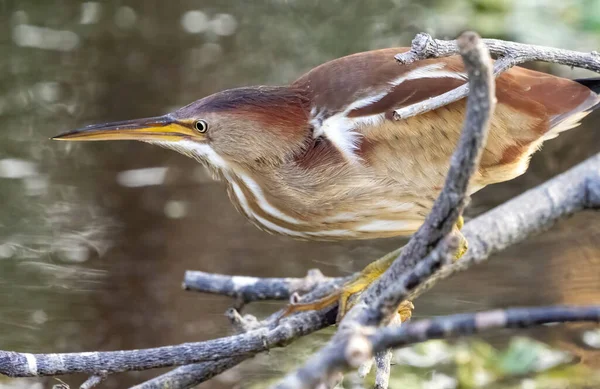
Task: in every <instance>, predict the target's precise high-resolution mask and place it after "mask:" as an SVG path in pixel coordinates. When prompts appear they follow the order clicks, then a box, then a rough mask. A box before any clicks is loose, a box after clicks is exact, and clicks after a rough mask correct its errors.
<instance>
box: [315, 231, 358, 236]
mask: <svg viewBox="0 0 600 389" xmlns="http://www.w3.org/2000/svg"><path fill="white" fill-rule="evenodd" d="M306 235H308V236H323V237H328V236H331V237H333V236H354V235H356V234H355V233H354V232H352V231H349V230H324V231H316V232H307V233H306Z"/></svg>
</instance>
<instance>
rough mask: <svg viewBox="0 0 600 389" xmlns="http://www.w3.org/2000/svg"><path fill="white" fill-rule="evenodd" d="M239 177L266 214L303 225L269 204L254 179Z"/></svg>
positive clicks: (244, 176)
mask: <svg viewBox="0 0 600 389" xmlns="http://www.w3.org/2000/svg"><path fill="white" fill-rule="evenodd" d="M239 177H240V179H241V180H242V181H244V184H246V186H247V187H248V189H249V190H250V191H251V192H252V194H253V195H254V197H255V199H256V202H257V203H258V205H259V207H260V208H261V209H262V210H263V211H265V212H266V213H268V214H269V215H271V216H273V217H276V218H278V219H281V220H283V221H286V222H288V223H292V224H302V221H300V220H298V219H296V218H293V217H291V216H289V215H286V214H285V213H283V212H281V211H280V210H279V209H277V208H275V207H274V206H273V205H271V203H269V201H268V200H267V199H266V198H265V195H264V193H263V191H262V189H261V188H260V186H259V185H258V184H257V183H256V181H254V180H253V179H252V178H250V177H248V176H246V175H240V176H239Z"/></svg>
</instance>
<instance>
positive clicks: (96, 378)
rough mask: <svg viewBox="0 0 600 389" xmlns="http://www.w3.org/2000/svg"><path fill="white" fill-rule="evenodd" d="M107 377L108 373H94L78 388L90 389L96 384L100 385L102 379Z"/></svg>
mask: <svg viewBox="0 0 600 389" xmlns="http://www.w3.org/2000/svg"><path fill="white" fill-rule="evenodd" d="M107 377H108V374H106V373H104V374H102V373H101V374H96V375H93V376H91V377H90V378H88V379H87V380H85V382H84V383H83V384H81V386H80V387H79V389H92V388H95V387H96V386H98V385H100V384H101V383H102V381H104V380H105V379H106V378H107Z"/></svg>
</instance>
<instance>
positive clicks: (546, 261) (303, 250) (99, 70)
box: [0, 0, 600, 387]
mask: <svg viewBox="0 0 600 389" xmlns="http://www.w3.org/2000/svg"><path fill="white" fill-rule="evenodd" d="M493 3H494V2H489V5H485V4H487V2H470V1H466V0H463V1H455V2H445V1H442V0H437V1H436V0H427V1H409V0H402V1H398V0H375V1H369V2H361V1H341V0H332V1H327V2H320V1H318V0H307V1H302V2H295V1H270V0H262V1H253V2H241V1H240V2H234V1H217V0H213V1H195V2H163V1H158V0H154V1H143V0H130V1H128V2H127V3H126V4H125V3H123V2H120V1H119V2H118V1H107V2H95V1H87V2H77V1H70V2H40V1H32V0H29V1H26V0H24V1H20V2H19V3H18V5H16V4H9V2H0V22H1V23H2V25H3V26H6V27H7V28H5V29H4V30H3V33H2V34H3V35H1V36H0V38H1V39H0V53H2V56H1V57H0V122H1V123H2V126H1V127H0V139H1V140H2V141H1V142H0V199H1V203H2V208H0V294H1V295H2V296H3V299H2V300H1V301H0V346H1V347H2V348H3V349H15V350H19V351H28V352H49V351H82V350H93V349H101V350H114V349H123V348H141V347H151V346H158V345H165V344H169V343H177V342H185V341H192V340H203V339H209V338H213V337H216V336H221V335H224V334H226V333H228V332H229V330H228V327H227V325H226V321H225V319H224V317H223V312H224V310H225V309H226V308H227V307H228V306H229V304H230V301H229V300H228V299H225V298H219V297H214V296H204V295H193V294H190V293H189V292H183V291H182V290H181V289H180V283H181V280H182V275H183V272H184V270H186V269H199V270H204V271H213V272H221V273H236V274H247V275H260V276H283V275H289V276H301V275H304V274H305V272H306V270H307V269H309V268H312V267H319V268H320V269H322V270H323V272H324V273H326V274H329V275H334V274H348V273H350V272H352V271H355V270H357V269H360V268H361V267H362V266H364V265H365V264H366V263H367V262H368V261H369V260H371V259H374V258H377V257H378V256H380V255H382V254H384V253H385V252H387V251H388V250H390V249H392V248H395V247H397V246H398V244H400V243H401V242H400V241H396V240H393V239H392V240H386V241H378V242H348V243H344V244H333V243H305V242H296V241H293V240H290V239H288V238H283V237H276V236H270V235H267V234H265V233H263V232H260V231H258V230H257V229H255V228H254V227H252V226H250V225H249V223H247V222H246V221H245V220H244V219H243V218H242V217H241V216H240V215H238V214H237V213H236V212H235V211H234V210H233V207H232V206H231V205H230V204H229V201H228V200H227V198H226V196H225V194H224V187H223V185H222V184H220V183H215V182H212V181H211V180H210V179H209V178H208V176H207V174H206V173H205V171H204V170H203V169H202V168H201V167H199V166H198V165H197V164H196V163H195V162H194V161H192V160H188V159H186V158H184V157H182V156H180V155H177V154H175V153H172V152H169V151H165V150H162V149H158V148H156V147H152V146H149V145H145V144H136V143H131V142H122V143H98V144H95V143H86V144H68V143H58V142H50V141H49V140H48V138H49V137H50V136H52V135H55V134H57V133H59V132H62V131H65V130H68V129H72V128H77V127H80V126H82V125H85V124H89V123H92V122H102V121H111V120H121V119H128V118H134V117H143V116H152V115H158V114H161V113H164V112H166V111H169V110H171V109H172V108H174V107H177V106H180V105H183V104H186V103H188V102H190V101H192V100H195V99H197V98H199V97H202V96H204V95H206V94H209V93H212V92H214V91H217V90H220V89H224V88H228V87H233V86H240V85H245V84H253V83H270V84H277V83H284V82H287V81H290V80H292V79H294V78H295V77H296V76H298V75H299V74H300V73H301V72H303V71H305V70H307V69H309V68H311V67H313V66H315V65H317V64H319V63H321V62H323V61H325V60H327V59H330V58H334V57H338V56H341V55H344V54H348V53H351V52H357V51H361V50H367V49H371V48H378V47H389V46H394V45H399V44H403V45H406V44H408V43H409V42H410V39H411V38H412V36H413V35H414V33H415V32H417V31H421V30H427V31H430V32H433V33H435V34H436V35H438V36H445V35H447V36H455V35H456V34H457V32H458V31H460V30H463V29H464V28H466V27H471V28H475V29H477V30H479V31H480V32H482V33H483V34H486V35H490V36H491V35H494V36H499V37H508V38H511V39H516V40H521V41H533V42H535V43H542V44H551V45H558V46H563V47H569V48H572V49H582V50H590V49H592V48H597V47H599V46H600V39H599V38H598V36H599V35H598V31H599V30H598V26H599V25H600V21H598V20H596V19H593V18H591V17H590V16H589V15H588V13H586V12H585V9H586V4H588V3H589V2H586V1H585V0H580V1H573V2H571V3H572V4H571V8H570V10H569V12H571V15H579V16H580V17H579V19H578V18H574V17H573V16H572V17H571V18H570V19H561V17H563V16H562V15H563V13H561V12H562V11H561V9H560V8H557V9H554V8H552V7H553V6H550V5H544V15H545V19H544V20H543V21H541V20H539V16H538V15H539V12H538V11H539V9H536V8H535V7H534V6H533V5H531V4H530V6H529V7H528V6H525V5H524V4H525V3H528V2H522V1H516V0H515V1H514V2H513V1H505V2H498V3H499V4H500V3H501V4H502V5H494V4H495V3H494V4H493ZM529 3H531V2H529ZM474 4H475V5H474ZM532 4H533V3H532ZM540 7H541V6H540ZM475 15H476V16H477V17H475ZM511 20H513V21H526V23H523V22H520V23H510V21H511ZM552 20H555V21H556V23H550V21H552ZM574 20H576V21H577V22H575V21H574ZM524 25H527V26H528V28H527V29H526V30H522V29H521V28H522V26H524ZM545 69H548V70H552V71H555V72H563V74H565V75H566V76H570V77H571V76H575V75H579V76H580V75H582V74H584V73H581V72H578V71H570V70H569V69H564V68H560V69H559V68H545ZM599 120H600V117H599V116H598V115H595V116H593V117H590V118H589V119H588V120H587V121H586V125H585V126H583V127H582V128H580V129H577V130H573V131H571V132H569V133H567V134H565V135H563V136H561V138H559V139H557V140H556V141H553V142H551V143H549V144H548V146H547V147H545V149H544V151H543V152H542V153H540V154H538V155H537V156H536V157H535V158H534V161H533V166H532V168H531V170H530V172H528V174H527V175H525V176H524V177H521V178H519V179H517V180H514V181H512V182H510V183H506V184H503V185H496V186H494V187H491V188H487V189H485V190H484V191H482V192H481V193H480V194H478V195H477V196H476V198H475V199H474V202H473V204H472V207H471V214H477V213H479V212H482V211H484V210H485V209H488V208H490V207H491V206H493V205H495V204H498V203H501V202H502V201H504V200H506V199H507V198H510V197H512V196H514V195H515V194H517V193H520V192H522V191H524V190H525V189H527V188H529V187H531V186H534V185H536V184H539V183H541V182H543V181H544V180H545V179H547V178H548V177H551V176H553V175H555V174H556V173H558V172H560V171H564V170H565V169H567V168H568V167H570V166H572V165H573V164H575V163H577V162H578V161H581V160H583V159H584V158H585V157H586V156H589V155H591V154H593V153H595V152H598V151H600V149H599V148H598V145H600V131H597V127H598V126H597V125H596V124H595V123H598V121H599ZM597 220H598V219H597V214H594V213H593V212H586V213H583V214H581V215H578V216H576V217H574V218H572V219H570V220H567V221H564V222H562V223H560V224H559V225H558V226H557V227H555V228H553V229H552V230H551V231H549V232H548V233H546V234H543V235H541V236H539V237H537V238H535V239H532V240H530V241H529V242H527V243H524V244H522V245H520V246H519V247H515V248H513V249H511V250H509V251H508V252H506V253H504V254H503V255H502V256H499V257H498V258H497V259H495V260H494V261H491V262H489V263H486V264H484V265H482V266H479V267H478V268H477V269H473V270H472V271H469V272H468V273H463V274H460V275H458V276H457V277H455V278H453V279H451V280H448V281H447V282H444V283H443V284H440V285H439V286H438V287H437V288H435V289H434V290H433V291H431V292H430V293H429V294H427V295H426V296H424V297H423V298H422V299H420V300H419V301H418V302H417V311H416V312H415V315H416V316H417V317H424V316H428V315H432V314H443V313H454V312H463V311H473V310H481V309H486V308H490V307H501V306H508V305H527V304H549V303H580V304H583V303H593V302H597V301H598V300H599V299H600V288H598V285H599V282H600V271H599V270H600V259H599V258H600V255H599V254H600V248H599V247H598V244H597V242H598V240H599V238H600V225H599V224H598V222H597ZM276 306H277V305H276V304H274V303H261V304H257V305H256V306H252V307H250V308H249V309H250V310H251V311H253V312H267V311H270V310H272V309H275V308H276ZM569 328H570V327H569ZM536 334H543V336H544V339H545V340H548V341H550V342H553V343H554V344H559V342H560V345H561V346H562V347H565V348H568V349H570V350H571V351H574V352H575V353H576V354H578V355H580V356H581V357H582V359H583V361H584V362H586V363H590V364H595V366H598V365H600V363H599V362H598V356H597V353H596V354H594V353H593V352H592V351H589V350H590V349H589V348H586V347H584V346H583V344H582V343H581V335H580V334H581V333H580V332H579V331H575V330H573V331H571V330H563V329H552V330H546V331H540V332H536ZM320 339H322V338H320V337H318V336H317V337H314V338H313V341H316V340H320ZM295 350H296V352H297V353H298V354H299V356H301V355H302V354H304V355H305V354H306V353H307V351H306V350H305V351H304V352H302V351H301V350H298V349H295ZM265 360H268V361H269V363H270V365H269V366H266V365H263V364H262V363H263V362H264V361H265ZM273 362H274V361H273V358H269V356H261V357H260V358H257V359H256V360H255V361H254V362H251V363H248V364H246V365H245V367H242V368H241V369H237V370H235V371H234V372H230V373H228V374H225V375H223V376H221V377H219V378H217V379H216V380H214V381H213V382H212V383H211V384H208V385H207V386H206V387H231V386H234V385H235V384H236V383H237V382H244V381H245V380H246V379H247V378H249V377H250V378H254V379H258V380H260V379H261V377H267V376H268V375H269V371H276V370H278V367H277V366H276V365H274V364H273ZM154 374H156V373H155V372H151V373H131V374H126V375H120V376H117V377H111V379H109V380H108V381H107V383H106V387H124V386H126V385H128V384H131V383H133V382H139V381H140V380H141V379H143V378H148V377H150V376H152V375H154ZM66 379H67V380H68V381H69V382H70V383H71V384H72V385H74V384H76V381H77V380H75V379H73V378H72V377H68V378H66ZM3 382H4V381H2V385H3ZM19 382H20V383H21V385H23V387H31V386H29V385H30V382H29V381H19ZM44 382H48V383H55V382H56V381H53V380H47V381H44Z"/></svg>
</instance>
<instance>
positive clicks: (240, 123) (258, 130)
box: [53, 87, 311, 169]
mask: <svg viewBox="0 0 600 389" xmlns="http://www.w3.org/2000/svg"><path fill="white" fill-rule="evenodd" d="M310 138H311V131H310V126H309V107H308V99H307V98H306V95H305V93H304V92H303V91H302V90H297V89H294V88H290V87H249V88H238V89H231V90H226V91H223V92H219V93H216V94H214V95H211V96H208V97H205V98H203V99H201V100H198V101H195V102H194V103H192V104H189V105H187V106H185V107H183V108H180V109H178V110H176V111H174V112H171V113H169V114H166V115H164V116H157V117H151V118H145V119H135V120H127V121H121V122H113V123H106V124H97V125H91V126H87V127H84V128H81V129H78V130H75V131H71V132H67V133H64V134H60V135H58V136H56V137H54V138H53V139H56V140H64V141H98V140H138V141H143V142H148V143H153V144H157V145H160V146H163V147H167V148H170V149H173V150H176V151H178V152H180V153H182V154H185V155H187V156H190V157H193V158H196V159H198V160H200V161H203V162H207V163H208V164H209V165H212V166H213V167H215V168H219V169H227V168H228V167H229V166H230V165H232V164H240V165H248V164H250V165H252V164H257V163H260V164H277V163H280V162H281V161H284V160H286V159H287V158H289V157H290V156H293V155H295V154H297V153H298V152H301V151H302V150H303V149H304V148H305V147H306V144H307V142H308V141H309V139H310Z"/></svg>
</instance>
